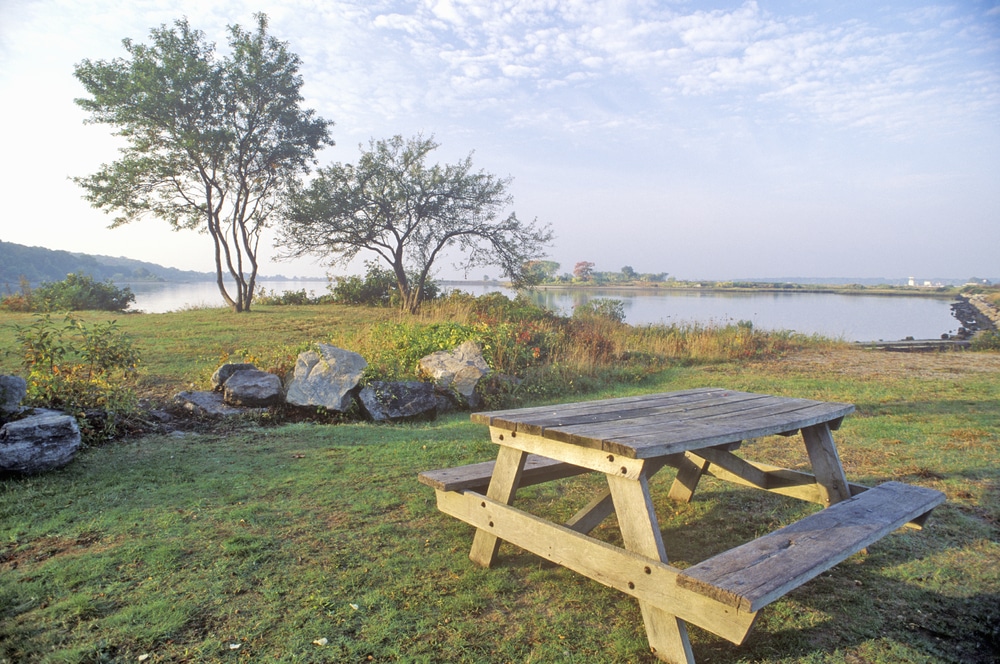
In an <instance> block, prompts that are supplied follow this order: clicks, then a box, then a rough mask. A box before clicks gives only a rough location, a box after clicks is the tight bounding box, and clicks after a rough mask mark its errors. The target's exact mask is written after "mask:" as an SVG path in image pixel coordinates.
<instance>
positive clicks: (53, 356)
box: [16, 314, 139, 444]
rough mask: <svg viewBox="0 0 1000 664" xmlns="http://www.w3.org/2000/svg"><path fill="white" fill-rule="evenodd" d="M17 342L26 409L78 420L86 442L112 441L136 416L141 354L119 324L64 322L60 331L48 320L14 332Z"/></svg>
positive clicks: (68, 319)
mask: <svg viewBox="0 0 1000 664" xmlns="http://www.w3.org/2000/svg"><path fill="white" fill-rule="evenodd" d="M16 338H17V341H18V343H19V344H20V347H21V357H22V362H23V364H24V368H25V369H26V370H27V376H26V377H25V380H26V381H27V383H28V395H27V400H26V401H27V404H28V405H31V406H37V407H44V408H56V409H60V410H64V411H67V412H69V413H71V414H73V415H75V416H76V417H77V419H78V420H80V425H81V433H82V435H83V438H84V441H85V442H87V443H89V444H93V443H96V442H99V441H102V440H106V439H108V438H111V437H113V436H114V435H115V434H116V433H117V431H118V428H119V425H120V424H121V423H122V420H124V419H125V418H127V417H128V415H130V414H131V413H132V412H133V411H134V410H135V407H136V398H135V394H134V392H133V391H132V385H133V384H134V382H135V375H136V368H137V366H138V364H139V354H138V352H137V351H136V350H135V349H134V348H133V346H132V339H131V337H129V335H127V334H126V333H124V332H122V331H121V330H120V329H118V326H117V324H116V322H115V321H109V322H106V323H95V324H93V325H90V326H88V325H86V324H85V323H83V322H82V321H80V320H78V319H75V318H73V317H72V316H66V318H65V320H64V323H63V324H62V325H59V324H57V323H55V322H53V321H52V319H51V317H50V316H49V315H48V314H46V315H44V316H36V317H35V321H34V322H33V323H32V324H31V325H26V326H16Z"/></svg>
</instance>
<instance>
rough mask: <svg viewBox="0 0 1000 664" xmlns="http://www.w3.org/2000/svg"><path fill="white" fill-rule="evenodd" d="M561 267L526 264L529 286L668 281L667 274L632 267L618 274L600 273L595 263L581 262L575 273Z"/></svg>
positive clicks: (554, 263)
mask: <svg viewBox="0 0 1000 664" xmlns="http://www.w3.org/2000/svg"><path fill="white" fill-rule="evenodd" d="M560 267H561V266H560V265H559V263H557V262H555V261H545V260H536V261H528V262H527V263H525V266H524V272H525V274H526V275H528V279H526V282H527V283H528V284H529V285H541V284H590V285H595V286H597V285H608V284H633V283H659V282H662V281H666V280H667V274H668V273H666V272H642V273H640V272H637V271H636V270H635V269H634V268H632V266H631V265H626V266H624V267H622V269H621V270H619V271H618V272H598V271H596V270H594V267H595V265H594V263H592V262H590V261H580V262H578V263H577V264H576V265H574V266H573V272H572V273H569V272H563V273H562V274H560V273H559V268H560Z"/></svg>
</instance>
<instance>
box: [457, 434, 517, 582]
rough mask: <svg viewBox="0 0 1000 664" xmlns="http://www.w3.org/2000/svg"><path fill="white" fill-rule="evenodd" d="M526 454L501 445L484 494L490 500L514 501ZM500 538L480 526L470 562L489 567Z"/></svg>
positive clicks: (474, 540) (505, 502) (494, 556)
mask: <svg viewBox="0 0 1000 664" xmlns="http://www.w3.org/2000/svg"><path fill="white" fill-rule="evenodd" d="M527 457H528V455H527V454H525V453H524V452H522V451H521V450H518V449H514V448H512V447H501V448H500V452H499V453H498V454H497V462H496V465H495V466H494V467H493V475H492V476H491V477H490V486H489V489H488V490H487V491H486V495H487V496H489V497H490V499H492V500H496V501H498V502H501V503H504V504H507V505H510V504H511V503H512V502H514V494H515V493H516V492H517V487H518V485H519V483H520V480H521V473H522V471H523V470H524V463H525V461H526V460H527ZM499 547H500V540H499V539H497V536H496V535H494V534H493V533H492V532H490V531H489V530H486V529H483V528H480V529H478V530H477V531H476V534H475V535H474V536H473V538H472V549H471V550H470V551H469V559H470V560H472V562H474V563H477V564H479V565H482V566H483V567H490V566H491V565H493V563H494V562H496V559H497V550H498V549H499Z"/></svg>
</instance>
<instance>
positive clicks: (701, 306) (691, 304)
mask: <svg viewBox="0 0 1000 664" xmlns="http://www.w3.org/2000/svg"><path fill="white" fill-rule="evenodd" d="M261 286H262V287H263V288H264V289H265V290H268V291H274V292H277V293H281V292H284V291H299V290H305V291H306V293H309V294H310V295H311V296H318V295H323V294H325V293H326V292H327V288H326V282H325V281H276V282H262V283H261ZM130 288H131V289H132V292H134V293H135V295H136V302H135V305H134V308H135V309H138V310H141V311H145V312H148V313H162V312H165V311H177V310H178V309H185V308H191V307H221V306H223V303H222V298H221V296H220V295H219V291H218V289H217V288H216V286H215V284H214V283H212V282H206V283H187V284H179V283H171V284H145V283H143V284H130ZM444 288H445V290H452V289H459V290H464V291H467V292H469V293H472V294H474V295H482V294H484V293H487V292H491V291H496V290H500V291H501V292H503V293H504V294H506V295H511V293H510V291H505V290H504V289H498V288H496V287H494V286H484V285H482V284H478V283H472V284H466V285H463V286H456V285H454V284H446V285H445V286H444ZM598 297H604V298H613V299H617V300H621V301H622V302H623V303H624V305H625V320H626V322H628V323H631V324H633V325H643V324H656V323H666V324H673V323H679V324H683V323H700V324H705V325H712V324H715V325H725V324H729V323H735V322H737V321H742V320H747V321H750V322H752V323H753V325H754V327H756V328H758V329H766V330H794V331H795V332H801V333H803V334H821V335H823V336H827V337H833V338H842V339H844V340H847V341H878V340H885V341H895V340H899V339H905V338H906V337H913V338H915V339H938V338H940V337H941V335H942V334H945V333H954V332H956V331H957V330H958V321H957V320H956V319H955V318H954V317H953V316H952V315H951V300H947V299H939V298H925V297H891V296H876V295H837V294H832V293H708V292H707V293H696V292H690V291H685V292H669V293H663V292H660V291H642V292H637V291H628V290H615V289H588V290H572V291H568V290H547V291H537V292H535V293H533V294H532V298H533V299H534V300H535V301H536V302H537V303H538V304H540V305H542V306H544V307H546V308H548V309H551V310H553V311H556V312H558V313H561V314H566V315H568V314H571V313H572V312H573V307H575V306H578V305H580V304H583V303H585V302H587V301H589V300H591V299H594V298H598Z"/></svg>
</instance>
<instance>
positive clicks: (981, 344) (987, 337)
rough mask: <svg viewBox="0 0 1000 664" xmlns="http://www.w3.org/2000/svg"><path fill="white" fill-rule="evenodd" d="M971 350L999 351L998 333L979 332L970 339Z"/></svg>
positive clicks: (999, 338)
mask: <svg viewBox="0 0 1000 664" xmlns="http://www.w3.org/2000/svg"><path fill="white" fill-rule="evenodd" d="M972 350H1000V332H995V331H988V330H984V331H982V332H979V333H978V334H976V335H975V336H974V337H972Z"/></svg>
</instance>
